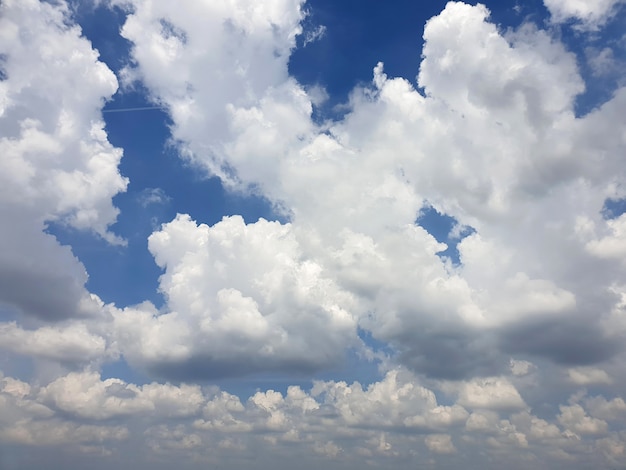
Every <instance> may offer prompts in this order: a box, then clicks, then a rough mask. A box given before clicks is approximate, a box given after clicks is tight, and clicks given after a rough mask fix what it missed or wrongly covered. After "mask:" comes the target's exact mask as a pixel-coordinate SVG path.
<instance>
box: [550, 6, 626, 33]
mask: <svg viewBox="0 0 626 470" xmlns="http://www.w3.org/2000/svg"><path fill="white" fill-rule="evenodd" d="M622 3H623V1H622V0H585V1H583V0H544V4H545V5H546V7H547V8H548V10H550V14H551V15H552V21H554V22H556V23H563V22H565V21H567V20H572V19H573V20H577V21H579V22H580V25H579V26H580V27H581V28H582V29H589V30H595V29H598V27H600V26H602V25H603V24H604V23H606V21H607V20H608V19H609V18H610V17H611V15H612V13H614V12H615V10H616V9H617V8H618V7H619V6H620V5H621V4H622Z"/></svg>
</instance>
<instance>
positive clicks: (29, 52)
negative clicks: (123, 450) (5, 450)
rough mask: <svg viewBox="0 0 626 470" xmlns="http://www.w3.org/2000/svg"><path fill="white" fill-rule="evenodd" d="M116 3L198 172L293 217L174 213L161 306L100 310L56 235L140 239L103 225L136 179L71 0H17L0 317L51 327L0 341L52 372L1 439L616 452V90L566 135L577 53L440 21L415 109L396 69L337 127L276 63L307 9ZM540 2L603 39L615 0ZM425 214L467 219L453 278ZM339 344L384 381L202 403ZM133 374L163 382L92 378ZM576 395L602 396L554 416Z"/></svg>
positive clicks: (450, 14)
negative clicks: (119, 367)
mask: <svg viewBox="0 0 626 470" xmlns="http://www.w3.org/2000/svg"><path fill="white" fill-rule="evenodd" d="M113 3H114V4H116V5H122V6H123V7H124V8H126V10H125V11H126V13H127V18H126V21H125V24H124V26H123V28H122V31H121V34H122V35H123V37H125V38H126V39H128V40H129V41H130V42H131V45H132V52H131V55H132V57H131V59H132V61H131V65H130V66H128V67H127V68H126V69H125V70H124V72H123V79H124V80H126V81H127V83H129V84H130V83H131V82H132V81H134V80H138V81H141V82H142V83H143V85H145V86H146V87H147V88H148V90H149V93H150V98H151V99H152V100H153V101H154V102H155V103H157V104H159V105H163V106H164V107H165V108H166V109H167V110H168V112H169V114H170V117H171V119H172V127H171V131H172V137H173V141H174V143H175V144H176V146H177V148H178V150H179V151H180V153H181V155H182V156H183V158H185V159H187V160H189V161H191V162H193V164H194V165H195V168H200V169H201V170H202V171H204V172H207V173H209V174H213V175H217V176H219V177H220V178H221V179H222V181H223V182H224V184H225V185H226V186H228V187H229V188H230V189H232V190H235V191H251V192H256V193H258V194H260V195H263V196H264V197H266V198H267V199H268V200H269V201H270V202H271V203H272V204H274V208H275V209H276V211H277V212H279V213H281V215H282V216H283V219H284V220H288V222H287V221H285V222H270V221H266V220H264V219H260V220H258V221H257V222H254V223H246V222H245V221H244V219H243V218H242V217H240V216H236V215H235V216H229V217H225V218H224V219H222V221H220V222H218V223H216V224H213V225H212V226H208V225H205V224H199V223H196V222H195V221H193V220H192V219H191V217H190V216H188V215H184V214H180V215H178V216H177V217H176V218H175V219H174V220H172V221H171V222H169V223H166V224H164V225H163V226H162V227H161V228H160V229H159V230H157V231H156V232H155V233H153V234H152V235H151V237H150V238H149V250H150V252H151V254H152V255H153V257H154V259H155V261H156V263H157V265H158V266H159V267H160V268H161V269H162V270H163V273H162V276H161V277H160V280H159V288H160V291H161V292H162V293H163V294H164V298H165V303H164V305H163V307H162V308H159V309H157V308H156V307H155V306H154V305H152V304H150V303H149V302H144V303H142V304H139V305H134V306H115V305H107V306H104V305H102V304H101V303H100V302H99V301H98V299H97V297H96V296H94V295H90V294H89V293H88V292H87V291H86V290H85V288H84V284H85V282H86V279H87V276H86V273H85V271H84V267H83V266H82V264H81V263H80V261H79V260H77V259H76V258H75V257H74V256H73V254H72V252H71V250H70V249H69V248H68V247H61V246H60V245H59V243H58V242H57V241H56V240H55V239H54V237H52V236H51V235H49V234H46V233H44V232H43V230H44V228H45V224H46V223H49V222H57V223H63V224H67V225H69V226H71V227H74V228H78V229H88V230H91V231H93V232H95V233H97V234H99V235H100V236H102V237H104V238H105V239H107V240H109V241H110V242H114V243H117V242H121V240H119V239H117V238H116V237H115V236H114V235H112V234H111V233H110V232H109V231H108V227H109V226H110V224H111V223H112V222H114V220H115V217H116V215H117V211H116V209H115V208H114V207H113V205H112V203H111V198H112V197H113V196H114V195H115V194H117V193H118V192H120V191H123V190H124V189H125V186H126V183H127V181H126V180H125V179H124V178H123V177H122V176H120V174H119V172H118V169H117V165H118V163H119V160H120V158H121V151H120V150H119V149H115V148H113V147H112V146H111V145H110V144H109V142H108V140H107V135H106V133H105V131H104V125H103V123H102V120H101V118H100V108H101V106H102V104H103V102H104V100H106V99H108V98H109V97H110V96H111V94H112V93H114V92H115V90H116V87H117V81H116V79H115V77H114V76H113V75H112V73H111V72H110V71H109V70H108V69H107V68H106V67H105V66H104V65H103V64H101V63H100V62H98V59H97V54H96V52H95V51H94V50H93V49H92V48H91V46H90V45H89V43H88V42H87V41H86V40H85V39H83V38H81V37H80V32H79V30H78V29H77V28H76V27H74V26H71V21H70V19H69V17H68V11H67V8H66V7H65V6H64V4H63V3H59V4H51V3H45V2H44V3H40V2H36V1H32V0H31V1H25V2H19V3H18V2H16V1H6V2H3V3H2V6H0V8H1V9H2V17H1V19H0V35H1V37H2V39H3V41H1V43H2V46H0V47H2V48H3V50H2V51H1V52H2V54H3V56H2V57H3V59H2V60H3V67H4V70H3V75H6V79H5V80H2V81H0V105H1V106H2V108H1V109H2V114H1V115H0V129H2V131H3V133H2V136H3V137H2V138H1V139H0V151H2V154H3V155H5V156H6V158H5V159H4V160H3V169H5V170H6V171H4V172H0V183H1V184H0V215H2V216H3V220H11V221H13V222H14V223H11V224H3V225H1V226H0V241H1V242H2V243H3V246H4V247H5V249H3V250H2V252H1V254H0V281H2V282H0V301H1V302H2V303H3V305H4V304H8V305H9V306H10V307H9V310H7V311H8V312H10V313H11V314H13V313H14V311H18V312H24V313H26V314H28V315H29V316H30V317H35V318H36V321H30V320H28V316H27V317H22V316H20V315H19V314H15V317H16V318H17V321H15V322H4V323H2V324H0V345H1V346H2V349H3V350H5V351H9V352H10V353H11V354H13V355H17V356H26V357H31V358H42V359H46V360H47V361H55V362H58V363H60V364H61V367H60V368H58V369H54V370H51V371H50V372H49V373H46V374H41V373H40V374H35V375H36V376H37V377H36V378H35V379H33V380H31V381H30V383H27V382H25V381H22V380H18V379H17V378H10V377H2V379H1V384H0V385H1V387H2V388H1V389H0V411H1V412H0V423H1V424H2V426H0V429H2V431H0V439H2V442H10V443H18V444H28V445H35V444H55V445H70V443H72V442H73V443H76V444H79V445H83V446H86V447H88V448H90V449H91V448H92V446H98V445H106V446H107V448H114V449H117V448H119V446H121V444H119V445H118V444H116V442H118V441H124V440H127V439H129V438H131V440H132V443H133V444H134V443H138V444H143V445H146V446H147V447H148V448H149V449H151V450H152V451H153V452H157V453H159V455H161V456H164V457H163V458H164V459H166V458H172V459H175V458H177V457H178V456H181V455H185V456H186V457H187V458H190V459H196V461H203V462H205V463H206V462H207V461H208V462H212V463H215V462H214V461H211V458H217V457H216V456H224V455H231V456H232V455H233V450H236V451H237V452H236V453H237V454H238V455H244V457H242V458H245V455H253V454H258V452H257V451H258V450H259V449H267V448H268V446H271V448H272V449H273V451H274V450H275V454H273V455H276V456H278V457H280V458H283V457H291V458H293V459H294V461H296V462H298V463H300V459H298V458H294V455H296V453H297V452H308V454H307V455H316V457H315V458H317V459H330V460H329V461H331V462H335V463H336V464H337V465H338V466H340V465H345V466H347V467H350V468H354V466H355V461H356V460H351V459H366V460H368V459H369V460H368V461H369V462H370V463H373V464H380V465H384V464H381V462H385V460H384V459H396V460H394V461H393V462H394V463H396V464H398V463H403V464H405V463H406V461H407V459H415V458H422V456H426V457H423V459H424V460H423V461H424V462H425V463H428V461H427V459H431V458H432V459H434V460H433V461H432V462H429V464H433V463H437V462H439V460H437V459H441V458H443V457H442V456H447V457H446V458H450V459H454V458H457V457H455V455H461V456H463V458H465V457H466V456H473V457H475V458H476V459H478V460H480V459H492V460H493V459H495V460H497V461H498V462H499V463H511V462H512V463H515V464H516V465H518V466H520V464H519V462H528V461H529V460H523V459H522V457H523V458H524V459H536V460H537V461H541V462H544V461H549V462H554V461H555V459H556V460H558V459H572V460H576V461H579V462H581V465H586V466H587V467H594V466H601V465H606V463H607V462H613V461H615V460H616V459H619V458H620V456H621V455H623V452H624V450H623V445H621V444H620V443H621V442H623V433H620V432H619V431H617V430H618V429H620V424H621V423H622V421H621V420H623V414H624V410H625V409H626V407H625V406H624V400H623V397H621V396H619V395H620V393H621V391H622V390H621V389H620V386H619V385H620V384H621V381H622V380H623V371H621V368H620V365H621V356H620V354H621V353H622V350H623V333H624V332H625V331H626V321H625V320H624V318H626V317H625V316H624V305H625V301H624V299H625V298H626V294H625V289H624V286H625V285H626V279H625V277H624V276H625V272H624V263H623V254H624V247H625V246H626V245H625V243H624V239H625V236H626V229H625V228H624V220H625V219H624V215H621V216H617V217H614V218H612V219H610V218H608V217H607V215H606V213H604V214H603V210H602V209H603V207H604V204H605V201H606V200H607V199H613V200H620V199H623V198H624V196H625V195H626V193H625V192H624V184H623V182H624V179H625V176H626V175H625V173H626V169H625V168H624V165H623V161H622V160H623V158H622V155H624V151H625V150H626V149H625V148H624V147H625V146H626V141H625V140H624V136H623V133H622V132H620V131H619V130H620V129H622V128H623V127H624V125H626V118H625V117H624V113H623V109H624V106H625V104H626V91H625V90H624V89H618V90H617V91H616V92H615V94H614V96H613V97H612V98H611V100H609V101H608V102H607V103H605V104H603V105H602V106H599V107H598V108H597V109H595V110H594V111H593V112H591V113H589V114H588V115H586V116H577V115H576V113H575V112H574V109H575V102H576V99H577V96H578V95H579V94H580V93H582V92H583V90H584V86H585V84H584V82H583V80H582V78H581V76H580V74H579V73H578V69H577V64H576V59H575V56H574V55H573V54H571V53H569V52H567V50H566V49H565V47H564V46H563V45H562V44H561V43H560V42H559V41H558V40H556V39H555V38H553V37H552V36H550V35H549V34H548V33H547V32H545V31H541V30H538V29H537V28H536V27H533V26H531V25H524V26H522V27H520V28H518V29H517V30H510V31H508V32H506V33H503V32H501V31H499V30H498V28H497V27H496V26H495V25H494V24H492V23H490V22H489V21H488V17H489V11H488V10H487V8H486V7H484V6H481V5H476V6H470V5H467V4H464V3H458V2H450V3H449V4H448V5H447V6H446V7H445V9H444V10H443V11H442V12H441V14H439V15H437V16H436V17H434V18H432V19H431V20H430V21H429V22H428V23H427V24H426V28H425V30H424V40H425V46H424V49H423V59H422V62H421V66H420V71H419V75H418V83H417V84H418V88H416V87H415V86H413V85H412V84H411V83H410V82H409V81H407V80H405V79H402V78H393V77H388V76H387V75H386V74H385V73H384V67H383V64H378V65H376V66H375V68H374V74H373V81H372V83H371V84H369V85H364V86H361V87H358V88H356V89H355V90H354V91H353V93H352V95H351V97H350V101H349V103H347V104H346V110H347V113H346V115H345V117H344V118H342V119H340V120H337V121H329V122H325V123H318V122H315V121H314V120H313V119H312V117H311V116H312V111H313V109H314V106H316V103H315V101H316V99H315V97H314V96H310V95H309V94H308V92H307V91H306V89H305V87H303V86H302V85H301V84H299V83H297V82H296V81H295V80H294V79H293V78H292V77H290V76H289V73H288V67H287V65H288V60H289V55H290V52H291V50H292V49H293V47H294V46H295V37H296V35H297V34H299V33H300V31H301V26H300V22H301V20H302V18H303V15H304V13H303V10H302V2H301V1H295V0H293V1H288V0H275V1H271V2H264V3H263V4H262V5H259V4H258V2H252V1H247V0H246V1H243V0H242V1H237V2H194V1H185V2H178V3H177V4H176V5H174V4H172V3H166V2H153V1H149V0H133V1H118V2H113ZM546 4H547V6H548V8H550V10H551V12H552V15H553V19H554V21H563V20H564V19H566V18H570V17H577V18H580V19H581V20H582V21H583V22H584V24H585V25H586V27H592V26H593V25H596V26H597V25H600V24H601V23H602V22H603V21H605V18H606V17H607V15H608V14H609V12H610V11H611V9H612V8H613V7H615V6H616V5H617V2H604V3H603V2H589V3H588V4H586V6H581V5H582V4H578V3H576V2H565V1H562V2H554V1H553V2H546ZM594 27H595V26H594ZM19 31H26V32H28V34H20V33H19ZM68 50H71V51H74V52H73V53H72V54H69V55H68V54H67V51H68ZM374 65H375V64H372V66H374ZM172 196H173V195H172ZM164 198H165V196H164V193H162V192H159V191H157V190H154V191H152V192H146V193H144V198H143V199H142V200H143V202H145V204H148V203H151V202H153V201H157V200H158V201H163V200H164ZM428 207H432V208H434V209H436V210H437V211H438V212H439V213H441V214H445V215H447V216H449V217H452V218H453V219H454V220H455V222H456V224H457V225H456V228H455V229H453V231H452V233H451V234H449V237H448V239H449V240H448V241H449V242H450V243H452V242H455V243H456V242H458V243H457V244H456V250H457V251H458V260H459V262H458V263H455V262H453V261H452V259H448V258H446V257H444V256H441V255H442V253H443V252H444V251H445V250H446V248H447V247H446V244H444V243H440V242H438V241H437V240H436V238H435V237H434V236H433V234H431V233H429V229H430V227H429V226H428V224H427V223H425V222H422V221H421V219H420V218H419V216H420V214H421V213H423V211H424V210H425V209H426V208H428ZM416 221H417V222H416ZM33 293H35V294H33ZM67 317H72V319H71V320H66V321H64V322H63V321H61V322H57V324H55V325H52V326H51V325H46V324H45V322H46V321H47V320H55V321H58V320H61V319H64V318H67ZM359 330H361V331H362V332H364V334H363V335H361V336H365V337H367V338H368V339H367V340H361V339H360V338H359ZM370 335H371V337H372V338H373V340H377V341H378V342H380V343H382V345H383V346H382V347H381V348H380V349H381V350H380V351H378V352H377V353H376V354H374V353H373V351H371V350H368V348H370V347H371V348H373V346H372V344H377V343H375V342H374V341H370V340H369V337H370ZM348 349H352V350H357V351H358V352H360V353H364V354H365V355H366V356H367V357H370V358H371V357H377V358H379V359H381V369H383V370H387V371H388V372H386V373H385V374H384V376H383V377H382V378H381V379H380V380H379V381H374V382H372V383H370V384H361V383H359V382H353V383H351V384H348V383H347V382H343V381H340V380H323V381H316V382H314V384H313V386H312V387H311V388H310V389H307V388H306V387H303V386H296V385H291V386H289V385H287V386H285V387H284V388H283V389H281V390H273V389H271V388H266V389H258V390H257V391H256V392H252V393H251V394H250V396H249V397H244V396H238V395H235V394H233V393H231V392H232V390H231V391H230V392H229V391H226V390H221V389H218V388H217V387H210V386H207V387H201V386H199V385H194V384H193V382H194V381H200V380H202V381H206V380H207V379H217V378H220V379H223V378H225V377H234V376H237V377H239V376H244V375H250V374H258V373H263V374H267V373H270V374H277V375H279V376H281V377H283V376H291V375H293V374H294V373H300V374H302V373H305V374H311V373H313V372H318V371H321V370H325V369H326V370H328V369H329V368H332V367H333V366H336V365H338V364H340V363H341V359H342V357H343V356H344V354H345V352H346V350H348ZM120 355H122V356H123V358H124V359H125V360H126V361H127V362H128V363H129V364H130V365H131V367H138V368H140V369H141V370H142V372H144V373H146V374H147V375H148V376H149V377H150V380H152V377H155V378H159V379H161V378H164V379H167V380H173V381H174V384H173V383H170V382H166V383H157V382H152V383H145V384H134V383H131V382H129V380H130V379H126V380H122V379H120V378H103V377H102V376H103V374H101V373H100V372H99V371H98V370H97V369H98V367H99V366H101V365H102V363H103V362H104V361H107V360H112V359H115V358H117V357H119V356H120ZM512 357H513V359H512ZM531 360H532V361H533V362H530V361H531ZM398 363H400V364H401V365H402V366H400V367H399V366H398ZM84 367H86V368H84ZM68 368H73V370H74V372H68V371H67V369H68ZM83 368H84V369H83ZM113 369H114V367H113ZM77 370H80V371H77ZM553 372H554V373H553ZM51 375H55V376H54V377H50V376H51ZM181 381H182V382H181ZM580 387H593V389H592V392H593V393H594V395H593V396H587V395H586V392H584V391H583V392H579V393H578V394H577V395H574V396H573V397H571V398H570V399H569V401H567V402H565V400H566V399H565V398H564V397H566V396H569V395H570V394H571V393H573V392H575V391H577V390H578V389H579V388H580ZM275 388H278V387H275ZM535 408H536V409H535ZM130 429H132V431H133V432H132V433H131V432H130V431H129V430H130ZM135 430H138V432H135ZM476 449H480V452H484V454H480V453H478V451H476ZM590 449H593V451H590ZM246 450H247V451H248V452H249V454H247V453H246ZM352 451H354V452H352ZM266 454H267V453H265V454H264V455H266ZM300 455H302V454H300ZM278 457H277V458H278ZM264 458H266V457H264ZM611 459H613V460H611ZM285 461H288V460H285ZM231 462H233V463H232V465H233V466H237V465H239V467H241V466H242V465H240V464H241V462H240V461H237V462H234V461H231ZM315 462H319V461H315ZM389 462H391V460H389V461H386V463H387V466H388V463H389ZM248 463H249V462H248ZM361 463H362V462H361ZM533 465H534V464H533ZM244 466H245V465H244Z"/></svg>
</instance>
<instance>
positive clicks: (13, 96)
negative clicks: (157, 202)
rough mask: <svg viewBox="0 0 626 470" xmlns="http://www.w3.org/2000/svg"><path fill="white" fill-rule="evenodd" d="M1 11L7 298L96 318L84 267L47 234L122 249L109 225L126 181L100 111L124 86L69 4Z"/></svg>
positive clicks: (1, 293) (9, 5) (0, 258)
mask: <svg viewBox="0 0 626 470" xmlns="http://www.w3.org/2000/svg"><path fill="white" fill-rule="evenodd" d="M0 9H1V15H0V30H1V31H2V33H0V35H1V38H2V39H1V40H0V44H1V45H0V54H2V56H3V59H4V60H3V72H4V75H5V77H6V79H5V80H3V81H2V82H1V84H0V135H2V138H0V153H2V155H3V159H2V171H0V188H1V189H0V217H2V219H3V220H5V221H9V220H10V223H3V224H2V228H0V242H1V243H2V245H3V247H4V249H3V250H2V254H0V278H1V279H2V282H0V286H2V287H0V299H1V300H2V301H3V303H8V304H9V305H11V306H13V307H16V308H17V309H19V310H20V311H22V312H25V313H27V314H31V315H35V316H37V317H40V318H46V319H52V320H54V319H59V318H64V317H71V316H76V315H85V314H93V313H94V312H95V311H97V310H98V309H99V306H98V304H97V302H94V301H92V299H91V297H90V296H89V295H88V293H87V292H86V291H85V289H84V287H83V286H84V283H85V282H86V280H87V277H86V273H85V269H84V267H83V266H82V264H81V263H80V262H79V261H78V260H77V259H76V258H74V256H73V255H72V253H71V251H70V249H69V248H68V247H61V246H60V245H59V244H58V242H57V241H56V240H55V239H54V237H52V236H50V235H47V234H44V233H42V231H43V230H44V228H45V224H46V223H49V222H58V223H60V224H65V225H69V226H71V227H74V228H77V229H82V230H91V231H93V232H94V233H97V234H99V235H100V236H102V237H104V238H106V239H107V240H109V241H110V242H113V243H122V240H120V239H119V238H117V237H116V236H115V235H113V234H112V233H110V232H109V231H108V226H109V225H110V224H112V223H113V222H114V221H115V218H116V216H117V212H118V211H117V209H116V208H115V207H113V205H112V202H111V199H112V197H113V196H115V195H116V194H117V193H119V192H121V191H124V190H125V188H126V185H127V183H128V182H127V180H126V179H125V178H123V177H122V176H121V175H120V174H119V172H118V169H117V165H118V163H119V161H120V158H121V156H122V151H121V150H120V149H117V148H114V147H113V146H112V145H111V144H110V143H109V142H108V140H107V134H106V132H105V131H104V122H103V120H102V118H101V114H100V108H101V107H102V104H103V102H104V100H106V99H109V98H110V97H111V96H112V94H113V93H115V91H116V89H117V80H116V78H115V76H114V75H113V73H112V72H111V71H110V70H109V69H108V68H107V67H106V66H105V65H104V64H103V63H101V62H99V61H98V54H97V52H96V51H95V50H93V49H92V47H91V44H90V43H89V42H88V41H87V40H86V39H84V38H82V37H81V34H80V30H79V28H78V27H76V26H73V25H72V24H71V21H70V20H69V12H68V8H67V6H66V5H65V3H64V2H59V3H55V4H52V3H48V2H38V1H33V0H28V1H24V2H18V1H8V2H3V3H2V5H1V6H0ZM68 51H69V52H68Z"/></svg>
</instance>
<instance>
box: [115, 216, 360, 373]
mask: <svg viewBox="0 0 626 470" xmlns="http://www.w3.org/2000/svg"><path fill="white" fill-rule="evenodd" d="M149 247H150V250H151V252H152V253H153V255H154V256H155V260H156V262H157V264H158V265H159V266H161V267H162V268H163V269H164V270H165V272H164V274H163V275H162V276H161V279H160V289H161V291H162V292H163V293H165V294H166V297H167V307H168V309H169V312H168V313H164V314H161V315H156V314H155V313H156V312H152V311H149V310H147V309H145V308H141V307H140V308H138V309H126V310H124V311H117V312H115V313H114V317H115V328H116V337H117V338H118V340H119V345H120V348H121V352H122V353H123V354H124V355H125V356H126V357H127V358H128V359H129V360H131V361H133V362H134V363H136V364H140V365H141V364H145V365H146V366H147V367H148V368H151V369H152V370H153V371H154V372H156V373H157V374H158V373H163V374H166V375H167V374H176V373H178V374H181V375H180V376H185V374H189V376H190V377H194V376H196V375H197V374H200V375H205V376H206V377H216V376H229V375H239V374H241V373H247V372H252V371H259V370H282V369H284V370H295V369H299V370H312V369H318V368H320V367H322V366H328V365H332V364H334V363H336V362H338V361H339V360H340V358H341V355H342V351H343V350H344V348H345V347H346V346H349V345H350V344H352V345H354V346H356V345H357V344H358V343H357V339H356V321H355V319H354V317H353V315H352V313H351V306H352V304H353V301H352V296H351V295H350V294H349V293H347V292H345V291H343V290H342V289H340V288H339V287H338V286H337V285H336V283H335V282H333V281H332V280H330V279H328V278H327V277H326V276H325V273H324V270H323V268H322V267H321V266H320V265H319V264H318V263H316V262H315V261H312V260H308V259H306V258H305V257H304V256H303V254H302V249H301V247H300V245H299V243H298V240H297V239H296V237H295V235H294V232H293V230H292V227H291V225H289V224H287V225H282V224H280V223H278V222H267V221H265V220H263V219H261V220H259V221H258V222H256V223H254V224H245V223H244V221H243V219H242V218H241V217H239V216H233V217H226V218H224V219H223V220H222V221H221V222H219V223H217V224H215V225H213V226H212V227H208V226H206V225H203V224H201V225H197V224H196V223H195V222H194V221H192V220H191V219H190V218H189V217H188V216H182V215H181V216H178V217H177V218H176V219H175V220H174V221H172V222H170V223H168V224H164V225H163V227H162V229H161V231H160V232H155V233H154V234H152V235H151V237H150V240H149ZM159 367H164V368H169V369H167V370H166V369H163V370H159V369H158V368H159Z"/></svg>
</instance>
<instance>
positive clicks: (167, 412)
mask: <svg viewBox="0 0 626 470" xmlns="http://www.w3.org/2000/svg"><path fill="white" fill-rule="evenodd" d="M39 399H40V400H42V401H43V402H44V403H48V404H50V406H53V407H55V408H58V409H59V410H62V411H64V412H67V413H70V414H73V415H75V416H77V417H81V418H91V419H95V420H100V419H108V418H112V417H115V416H124V415H137V414H147V413H150V414H151V415H153V416H156V415H158V416H162V417H188V416H192V415H194V414H196V413H197V412H198V411H199V410H200V406H201V405H202V403H203V402H204V396H203V394H202V392H201V390H200V387H199V386H197V385H185V384H183V385H181V386H174V385H170V384H156V383H152V384H146V385H143V386H141V387H138V386H136V385H133V384H127V383H125V382H123V381H122V380H119V379H106V380H101V379H100V375H99V374H98V373H96V372H88V371H86V372H82V373H70V374H68V375H66V376H64V377H60V378H58V379H56V380H55V381H53V382H52V383H50V384H48V385H47V386H45V387H43V388H42V389H41V390H40V391H39Z"/></svg>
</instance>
